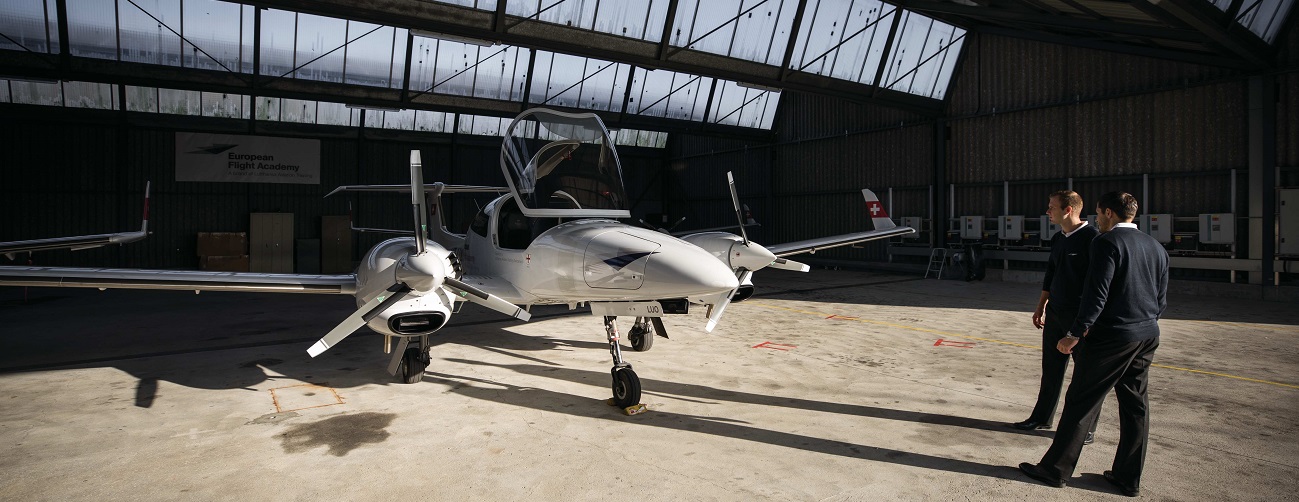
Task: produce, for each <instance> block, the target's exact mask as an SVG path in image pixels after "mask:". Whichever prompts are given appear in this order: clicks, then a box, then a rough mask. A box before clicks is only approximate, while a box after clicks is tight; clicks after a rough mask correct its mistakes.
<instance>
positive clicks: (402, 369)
mask: <svg viewBox="0 0 1299 502" xmlns="http://www.w3.org/2000/svg"><path fill="white" fill-rule="evenodd" d="M403 347H404V348H405V350H402V348H403ZM429 348H430V347H429V344H428V337H427V336H422V337H419V339H417V340H415V341H413V342H412V341H410V340H409V339H402V342H401V344H400V345H398V348H397V350H399V351H401V352H400V354H401V355H400V356H398V355H397V354H393V358H394V361H393V363H392V364H393V365H390V366H388V372H389V373H392V374H393V375H394V376H396V377H397V379H398V380H400V381H402V382H404V383H419V382H420V381H421V380H423V379H424V370H425V369H428V365H429V361H431V360H432V358H431V357H430V356H429ZM398 357H400V359H397V358H398Z"/></svg>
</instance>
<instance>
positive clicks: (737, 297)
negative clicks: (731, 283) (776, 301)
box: [731, 278, 753, 302]
mask: <svg viewBox="0 0 1299 502" xmlns="http://www.w3.org/2000/svg"><path fill="white" fill-rule="evenodd" d="M750 296H753V281H752V280H750V279H747V278H746V279H744V282H741V283H740V287H738V288H736V289H735V294H733V295H731V301H732V302H742V301H744V300H748V299H749V297H750Z"/></svg>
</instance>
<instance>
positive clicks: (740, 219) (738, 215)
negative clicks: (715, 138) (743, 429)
mask: <svg viewBox="0 0 1299 502" xmlns="http://www.w3.org/2000/svg"><path fill="white" fill-rule="evenodd" d="M726 184H727V185H730V187H731V205H732V206H735V221H736V222H737V223H739V224H740V238H742V239H744V245H745V246H748V245H749V233H748V232H745V231H744V213H742V212H740V194H738V193H736V191H735V176H732V175H731V172H730V171H726Z"/></svg>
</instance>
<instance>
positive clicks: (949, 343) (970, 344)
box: [934, 338, 974, 349]
mask: <svg viewBox="0 0 1299 502" xmlns="http://www.w3.org/2000/svg"><path fill="white" fill-rule="evenodd" d="M939 345H942V346H944V347H957V348H961V349H972V348H974V342H955V341H952V340H943V339H942V338H939V339H938V341H937V342H934V346H935V347H937V346H939Z"/></svg>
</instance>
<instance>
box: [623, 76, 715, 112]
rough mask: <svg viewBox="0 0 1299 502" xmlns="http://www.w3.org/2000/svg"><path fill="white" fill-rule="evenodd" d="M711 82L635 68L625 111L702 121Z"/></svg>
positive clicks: (710, 79)
mask: <svg viewBox="0 0 1299 502" xmlns="http://www.w3.org/2000/svg"><path fill="white" fill-rule="evenodd" d="M712 86H713V79H712V78H709V77H701V76H698V75H690V74H687V73H677V72H672V71H668V70H655V71H649V70H646V69H644V68H636V76H635V77H634V78H633V79H632V89H631V102H629V103H628V105H627V106H628V110H627V111H628V112H631V113H633V114H635V115H646V116H650V117H667V118H674V119H683V120H692V121H695V122H702V121H703V120H704V111H705V110H704V109H705V104H706V103H707V102H708V90H709V89H711V88H712Z"/></svg>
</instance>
